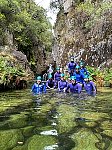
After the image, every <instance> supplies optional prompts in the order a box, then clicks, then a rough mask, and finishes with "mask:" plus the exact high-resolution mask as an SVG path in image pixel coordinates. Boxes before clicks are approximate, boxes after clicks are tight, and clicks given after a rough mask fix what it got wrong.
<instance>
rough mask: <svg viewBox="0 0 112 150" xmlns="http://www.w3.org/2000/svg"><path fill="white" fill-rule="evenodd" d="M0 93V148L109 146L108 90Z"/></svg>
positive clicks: (111, 114)
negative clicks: (89, 92) (80, 92)
mask: <svg viewBox="0 0 112 150" xmlns="http://www.w3.org/2000/svg"><path fill="white" fill-rule="evenodd" d="M29 91H30V90H29V89H27V90H21V91H14V92H9V93H8V92H7V93H1V95H0V103H1V105H0V138H1V140H0V150H8V149H11V150H54V149H56V150H111V149H112V91H111V89H107V88H106V89H105V88H102V89H99V92H98V94H97V95H96V96H95V97H91V96H87V95H86V94H85V93H82V94H81V95H80V96H79V95H76V94H74V95H71V94H65V93H64V94H63V93H60V94H59V93H57V92H56V91H52V93H50V92H49V93H47V94H45V95H40V96H32V95H31V93H29Z"/></svg>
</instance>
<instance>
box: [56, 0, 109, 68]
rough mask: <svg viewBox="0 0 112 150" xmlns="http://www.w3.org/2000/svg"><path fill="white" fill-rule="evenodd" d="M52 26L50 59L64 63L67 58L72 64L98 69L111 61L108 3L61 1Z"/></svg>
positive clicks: (107, 0) (106, 0)
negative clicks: (51, 56) (84, 62)
mask: <svg viewBox="0 0 112 150" xmlns="http://www.w3.org/2000/svg"><path fill="white" fill-rule="evenodd" d="M60 5H61V6H62V7H61V9H60V11H59V13H58V15H57V21H56V24H55V27H54V33H55V37H54V47H53V56H54V60H55V61H56V62H57V64H62V65H63V66H65V64H66V63H67V62H68V60H69V57H70V56H71V55H73V56H74V58H75V60H76V61H79V60H81V59H83V60H85V61H86V62H87V64H89V65H92V66H95V67H98V66H99V67H101V66H107V65H108V66H109V65H110V64H111V63H112V61H111V59H112V3H111V1H110V0H105V1H98V0H96V1H90V0H86V1H78V2H77V1H74V0H64V1H63V2H61V3H60Z"/></svg>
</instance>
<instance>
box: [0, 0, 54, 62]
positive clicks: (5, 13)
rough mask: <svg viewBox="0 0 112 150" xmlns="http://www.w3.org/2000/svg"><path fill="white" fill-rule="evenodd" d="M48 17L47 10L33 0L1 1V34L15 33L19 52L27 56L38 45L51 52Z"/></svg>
mask: <svg viewBox="0 0 112 150" xmlns="http://www.w3.org/2000/svg"><path fill="white" fill-rule="evenodd" d="M46 16H47V15H46V10H45V9H43V8H42V7H40V6H38V5H36V4H35V3H34V1H33V0H30V1H29V0H24V1H23V0H1V1H0V22H1V24H0V32H1V33H2V34H4V31H5V30H8V31H10V32H11V33H13V35H14V40H15V41H16V43H17V44H18V45H19V50H20V51H23V52H24V53H25V54H27V53H26V51H30V53H31V52H32V50H33V46H34V45H38V44H41V45H43V46H44V47H45V49H46V50H50V49H51V44H52V26H51V24H50V22H49V20H48V18H47V17H46ZM31 59H32V58H31Z"/></svg>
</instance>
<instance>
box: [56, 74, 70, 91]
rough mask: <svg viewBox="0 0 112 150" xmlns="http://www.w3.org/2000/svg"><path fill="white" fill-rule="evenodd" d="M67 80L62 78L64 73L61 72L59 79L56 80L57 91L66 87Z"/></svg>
mask: <svg viewBox="0 0 112 150" xmlns="http://www.w3.org/2000/svg"><path fill="white" fill-rule="evenodd" d="M67 85H68V83H67V81H66V80H65V79H64V74H63V73H62V74H61V80H60V81H59V82H58V91H59V92H65V90H66V88H67Z"/></svg>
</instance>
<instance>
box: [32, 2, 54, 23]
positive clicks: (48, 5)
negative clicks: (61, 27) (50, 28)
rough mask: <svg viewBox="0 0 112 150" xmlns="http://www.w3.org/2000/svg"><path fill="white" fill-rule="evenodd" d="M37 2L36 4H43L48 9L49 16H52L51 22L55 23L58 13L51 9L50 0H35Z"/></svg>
mask: <svg viewBox="0 0 112 150" xmlns="http://www.w3.org/2000/svg"><path fill="white" fill-rule="evenodd" d="M34 1H35V2H36V4H38V5H39V6H42V7H43V8H44V9H46V10H47V11H48V13H47V15H48V17H50V18H51V19H50V22H51V24H52V25H54V22H55V20H56V14H54V13H53V12H52V11H51V10H50V0H34Z"/></svg>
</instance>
